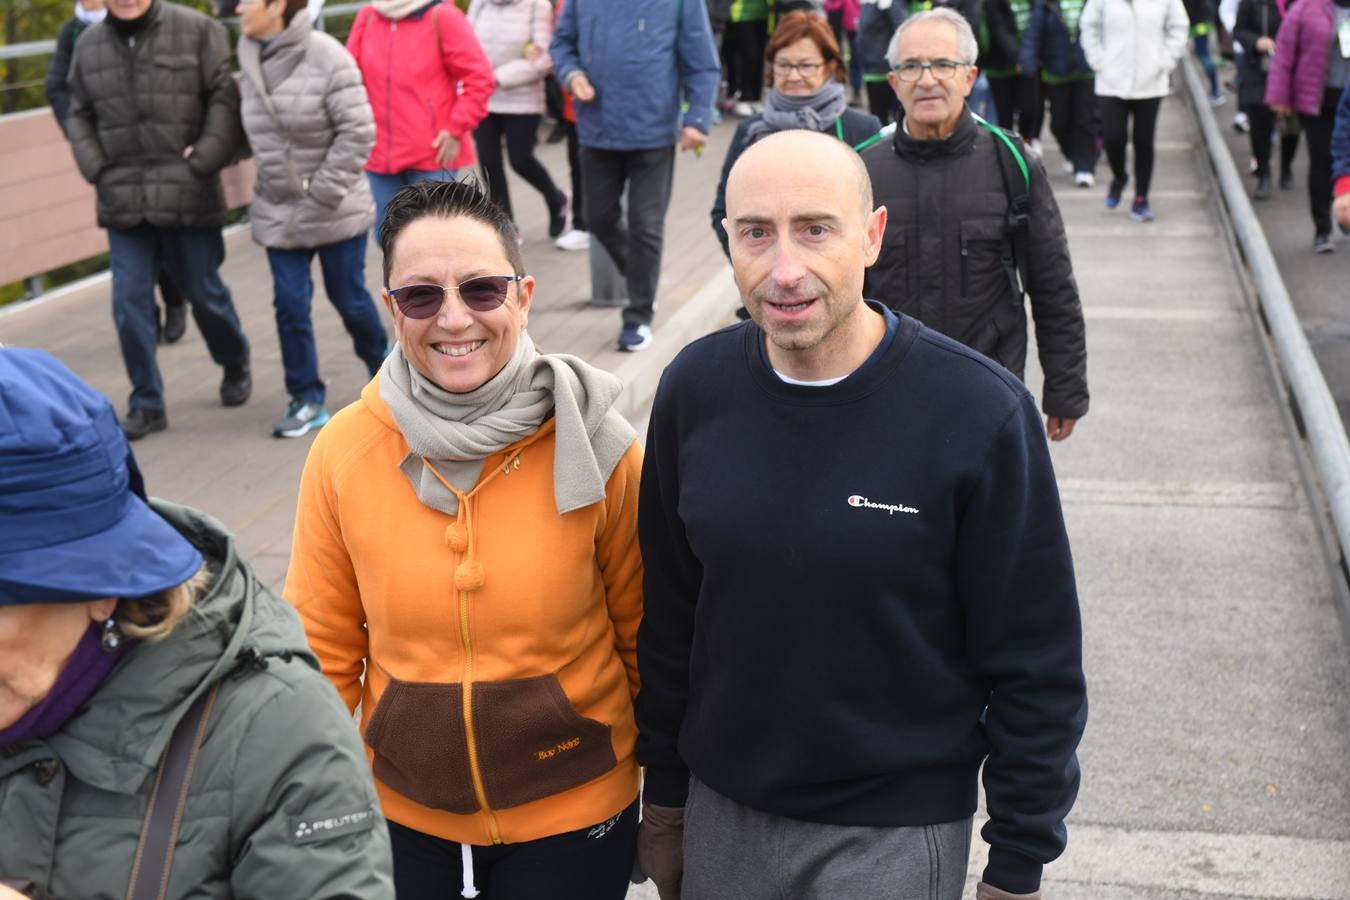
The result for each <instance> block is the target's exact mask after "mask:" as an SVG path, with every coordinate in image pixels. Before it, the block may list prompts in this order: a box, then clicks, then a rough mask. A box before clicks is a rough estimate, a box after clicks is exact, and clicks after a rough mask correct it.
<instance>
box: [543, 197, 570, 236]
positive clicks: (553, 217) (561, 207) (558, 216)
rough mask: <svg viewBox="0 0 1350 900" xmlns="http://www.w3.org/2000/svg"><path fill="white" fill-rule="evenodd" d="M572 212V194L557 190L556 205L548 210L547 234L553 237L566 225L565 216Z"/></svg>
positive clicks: (560, 232)
mask: <svg viewBox="0 0 1350 900" xmlns="http://www.w3.org/2000/svg"><path fill="white" fill-rule="evenodd" d="M571 212H572V194H571V193H570V192H568V191H559V192H558V205H557V206H555V207H553V208H551V209H549V211H548V236H549V237H551V238H555V237H557V236H558V235H560V234H562V233H563V229H564V228H566V227H567V216H568V215H569V214H570V213H571Z"/></svg>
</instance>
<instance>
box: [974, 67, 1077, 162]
mask: <svg viewBox="0 0 1350 900" xmlns="http://www.w3.org/2000/svg"><path fill="white" fill-rule="evenodd" d="M989 94H990V96H991V97H993V98H994V112H995V113H996V114H997V116H998V124H999V127H1000V128H1006V129H1008V130H1009V131H1016V132H1017V133H1018V134H1020V135H1021V136H1022V140H1024V141H1032V140H1039V139H1040V137H1041V126H1042V125H1043V124H1044V123H1045V101H1044V100H1043V99H1042V96H1041V83H1040V80H1039V79H1038V78H1037V77H1035V76H1031V75H1008V76H1006V77H1003V78H990V79H989ZM1014 120H1016V124H1015V125H1014ZM1062 149H1063V150H1064V155H1065V156H1068V155H1069V149H1068V148H1067V147H1063V148H1062Z"/></svg>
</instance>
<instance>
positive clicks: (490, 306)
mask: <svg viewBox="0 0 1350 900" xmlns="http://www.w3.org/2000/svg"><path fill="white" fill-rule="evenodd" d="M524 279H525V276H524V275H480V276H478V277H477V278H470V279H469V280H468V281H461V282H460V283H459V284H457V285H454V286H453V287H445V286H444V285H440V284H407V285H404V286H403V287H400V288H391V289H389V296H390V297H393V298H394V302H395V303H397V304H398V311H399V312H401V313H403V314H404V315H405V316H407V317H408V318H410V319H430V318H431V317H432V316H434V315H436V313H438V312H440V310H441V304H443V303H444V302H445V295H446V292H448V291H454V292H455V293H457V294H459V299H461V300H463V301H464V305H465V306H467V307H468V308H469V309H471V310H473V311H474V312H491V311H492V310H494V309H496V308H497V307H499V306H501V305H502V304H503V303H505V302H506V292H507V290H508V289H509V288H510V286H511V282H513V281H523V280H524Z"/></svg>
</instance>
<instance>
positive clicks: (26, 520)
mask: <svg viewBox="0 0 1350 900" xmlns="http://www.w3.org/2000/svg"><path fill="white" fill-rule="evenodd" d="M138 495H139V496H138ZM201 565H202V556H201V554H200V553H198V552H197V550H196V548H195V547H193V546H192V544H190V543H189V542H188V541H187V540H186V539H184V538H183V537H182V535H180V534H179V533H178V532H177V531H176V530H174V528H173V527H172V526H171V525H169V523H168V522H166V521H164V519H163V518H161V517H160V516H159V515H158V514H157V513H156V512H155V511H154V510H152V509H151V508H150V507H149V505H148V504H147V503H146V502H145V496H144V489H143V488H142V487H141V485H140V472H139V471H138V470H137V469H136V460H135V458H134V457H133V456H132V455H131V448H130V446H128V444H127V440H126V437H125V436H124V435H123V434H122V429H121V426H119V425H118V423H117V416H116V415H115V414H114V413H113V409H112V405H111V404H110V403H108V401H107V400H106V399H105V398H104V397H103V395H102V394H100V393H98V392H97V391H95V390H93V389H92V388H90V387H89V386H88V385H86V384H85V383H84V382H82V381H80V379H79V378H77V377H76V376H75V374H74V373H73V372H71V371H70V370H69V369H67V368H66V367H65V366H64V365H62V364H61V363H60V362H58V361H57V360H56V359H54V358H53V357H52V356H51V355H50V354H47V353H45V352H43V351H41V350H29V349H20V348H4V349H0V606H8V605H13V604H19V603H73V602H79V601H84V600H97V599H101V598H103V597H119V598H121V597H142V596H145V595H146V594H153V593H156V592H158V591H163V590H166V589H168V588H171V587H175V586H177V585H180V584H182V583H183V582H185V581H187V580H188V579H189V578H191V577H192V576H193V575H194V574H196V572H197V570H198V569H200V568H201Z"/></svg>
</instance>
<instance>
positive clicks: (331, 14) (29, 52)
mask: <svg viewBox="0 0 1350 900" xmlns="http://www.w3.org/2000/svg"><path fill="white" fill-rule="evenodd" d="M363 6H365V4H364V3H334V4H333V5H332V6H323V7H321V8H320V9H319V14H318V16H317V17H315V19H314V27H315V28H318V29H319V30H320V31H326V30H327V27H326V25H325V20H326V19H334V18H338V17H340V16H351V15H355V14H356V12H357V10H359V9H360V8H361V7H363ZM220 21H221V22H223V23H225V25H226V26H227V27H230V28H237V27H238V26H239V17H238V16H230V17H229V18H226V19H221V20H220ZM55 52H56V39H55V38H53V39H51V40H48V41H27V42H25V43H22V44H7V45H4V46H0V62H6V61H9V60H17V59H31V58H32V57H35V56H51V55H52V54H53V53H55Z"/></svg>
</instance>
